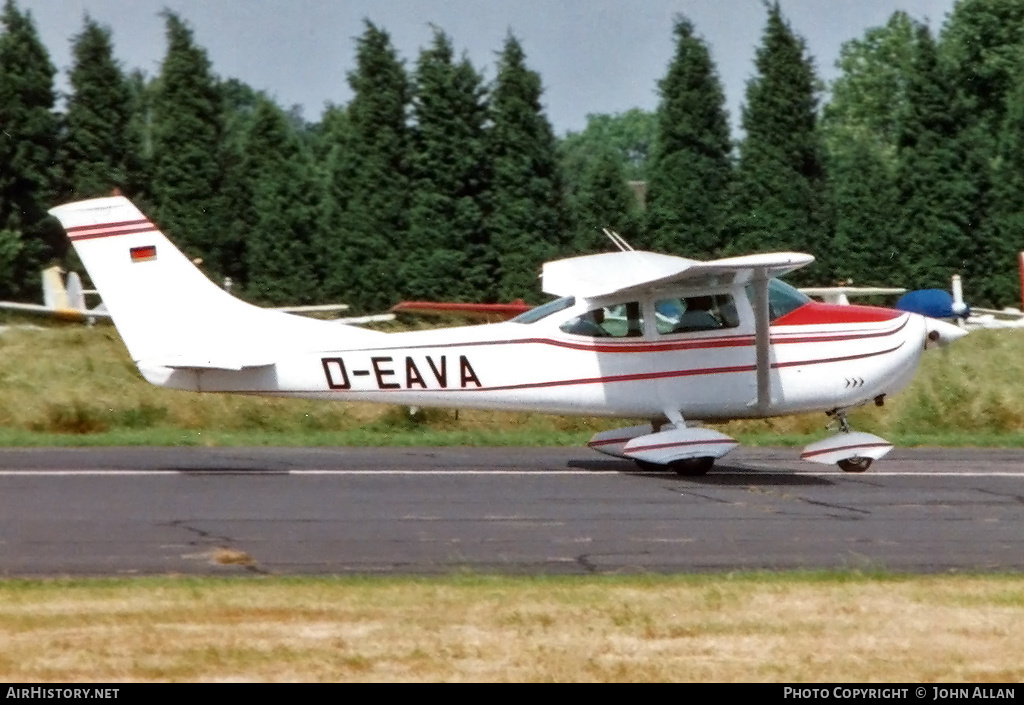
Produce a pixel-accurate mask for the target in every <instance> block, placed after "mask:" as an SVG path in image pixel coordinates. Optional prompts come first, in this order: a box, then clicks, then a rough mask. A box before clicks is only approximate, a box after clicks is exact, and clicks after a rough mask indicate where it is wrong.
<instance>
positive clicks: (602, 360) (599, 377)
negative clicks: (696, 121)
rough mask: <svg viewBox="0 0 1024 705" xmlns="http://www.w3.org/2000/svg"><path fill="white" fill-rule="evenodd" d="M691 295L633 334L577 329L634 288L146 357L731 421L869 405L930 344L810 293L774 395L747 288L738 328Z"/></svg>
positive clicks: (218, 378)
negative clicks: (195, 356)
mask: <svg viewBox="0 0 1024 705" xmlns="http://www.w3.org/2000/svg"><path fill="white" fill-rule="evenodd" d="M687 293H688V292H686V291H685V290H683V291H668V292H654V293H650V294H645V295H642V296H633V297H631V299H632V301H631V302H630V303H631V305H632V306H634V309H633V310H634V311H637V312H639V313H638V314H633V315H638V316H639V317H638V319H637V321H636V322H635V323H636V328H635V329H634V330H632V331H630V333H629V334H628V335H626V334H624V332H625V319H623V321H620V324H621V325H620V327H619V330H618V332H619V333H623V334H622V335H618V336H617V337H609V336H606V335H605V334H603V333H602V335H600V336H595V335H593V334H588V333H578V332H569V331H568V330H566V327H567V326H568V323H567V322H572V321H574V320H577V319H579V318H580V317H581V316H584V315H586V313H587V312H588V311H593V310H594V309H596V308H600V309H602V310H603V311H606V312H607V311H611V312H615V311H618V310H625V308H624V306H625V305H626V302H627V299H624V298H623V297H621V296H620V297H619V298H618V299H616V300H610V299H604V300H602V299H597V300H588V299H584V300H578V301H575V302H574V303H572V304H571V305H568V307H566V308H563V309H561V310H556V311H555V312H553V313H551V314H550V315H547V316H546V317H542V318H540V319H539V320H536V321H533V322H526V323H524V322H516V321H509V322H505V323H498V324H490V325H478V326H468V327H462V328H449V329H438V330H430V331H416V332H407V333H393V334H389V335H381V336H375V337H373V338H372V339H369V340H366V339H363V340H360V341H358V344H355V345H345V344H343V343H342V340H341V339H343V337H344V336H343V335H341V333H342V331H341V330H340V329H342V328H344V327H341V326H339V341H338V344H337V345H333V344H327V345H323V344H322V345H321V348H320V349H316V350H310V352H308V353H300V354H295V353H294V352H292V353H291V354H290V355H288V356H282V358H281V359H279V360H277V361H276V362H274V363H273V364H268V365H263V366H259V367H250V368H246V369H242V370H238V371H232V370H221V369H202V370H196V369H171V368H167V367H147V366H146V365H145V364H144V361H140V368H141V369H142V370H143V373H144V374H145V375H146V377H147V379H149V380H150V381H151V382H153V383H155V384H161V385H163V386H169V387H175V388H180V389H189V390H195V391H204V392H235V393H261V394H267V393H271V394H279V395H282V396H293V397H304V398H318V399H332V400H337V401H371V402H384V403H392V404H403V405H414V406H445V407H466V408H479V409H499V410H509V411H543V412H552V413H564V414H583V415H605V416H622V417H638V418H651V419H653V418H661V417H664V416H666V415H671V413H672V412H679V413H681V414H682V416H683V417H685V418H687V419H703V420H722V419H732V418H751V417H765V416H775V415H780V414H789V413H796V412H804V411H813V410H831V409H837V408H847V407H851V406H856V405H858V404H861V403H864V402H866V401H869V400H871V399H874V398H877V397H878V396H880V395H883V394H890V393H893V392H895V391H898V390H899V389H900V388H902V387H903V386H904V385H905V384H906V383H907V382H908V381H909V380H910V378H911V377H912V375H913V373H914V371H915V370H916V368H917V365H918V363H919V361H920V357H921V354H922V351H923V350H924V343H925V338H926V335H927V330H926V328H927V326H926V319H924V318H923V317H921V316H919V315H916V314H908V313H902V312H899V311H890V310H888V309H875V308H867V307H846V306H830V305H826V304H818V303H809V304H806V305H804V306H801V307H798V308H797V309H796V310H794V311H792V312H790V313H789V314H788V315H784V316H782V317H780V318H778V320H777V321H775V322H773V324H772V325H771V327H770V341H771V345H770V403H768V404H764V403H762V404H758V386H757V374H756V362H757V356H756V346H755V332H754V330H755V325H754V314H753V311H752V307H751V304H750V302H749V300H748V297H747V296H746V295H745V293H744V289H743V288H742V287H733V288H731V289H723V290H722V291H720V292H718V295H719V297H720V299H721V300H725V299H726V297H728V298H729V300H730V301H731V303H732V304H733V306H734V310H733V311H732V312H731V313H730V316H731V320H732V325H731V326H730V327H725V328H720V329H705V330H697V331H689V332H675V331H671V330H668V329H667V325H666V324H665V323H664V321H665V320H666V316H665V315H663V314H662V313H661V312H660V311H659V309H658V307H659V306H661V305H662V303H663V302H664V300H665V299H666V298H671V297H673V296H675V297H683V300H685V296H686V295H687ZM690 293H692V294H695V295H696V294H701V293H704V292H690ZM623 315H625V314H623ZM604 323H605V325H606V326H608V325H609V323H608V322H607V321H604ZM613 323H614V322H613ZM612 328H613V329H614V326H612ZM368 343H369V344H368Z"/></svg>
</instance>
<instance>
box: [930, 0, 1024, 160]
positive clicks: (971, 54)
mask: <svg viewBox="0 0 1024 705" xmlns="http://www.w3.org/2000/svg"><path fill="white" fill-rule="evenodd" d="M940 53H941V54H942V55H943V56H944V57H945V58H946V59H947V60H948V66H949V70H950V71H951V72H952V81H953V84H954V85H955V86H956V88H957V89H958V90H959V91H962V92H963V93H964V96H965V97H966V99H967V102H968V103H969V105H970V106H971V110H970V115H968V116H966V119H967V120H969V121H971V122H975V121H976V122H978V123H981V124H982V125H983V132H984V133H985V134H986V135H988V136H990V137H991V138H992V141H991V147H992V149H993V150H994V149H995V138H996V135H997V134H998V133H999V131H1000V129H1001V128H1002V126H1003V117H1004V115H1005V112H1006V106H1007V100H1008V98H1009V96H1010V94H1011V93H1012V91H1013V87H1014V86H1015V85H1016V81H1017V79H1018V78H1019V77H1020V72H1021V66H1022V65H1024V3H1021V2H1016V1H1015V0H959V1H958V2H957V3H956V4H955V5H954V6H953V11H952V13H950V15H949V17H948V19H947V21H946V24H945V26H944V27H943V31H942V37H941V46H940Z"/></svg>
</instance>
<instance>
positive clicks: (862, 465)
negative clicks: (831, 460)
mask: <svg viewBox="0 0 1024 705" xmlns="http://www.w3.org/2000/svg"><path fill="white" fill-rule="evenodd" d="M872 462H873V461H872V459H871V458H846V459H845V460H840V461H839V462H838V463H836V465H838V466H839V469H840V470H842V471H843V472H864V471H865V470H867V469H868V468H869V467H871V463H872Z"/></svg>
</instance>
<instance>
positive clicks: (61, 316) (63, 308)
mask: <svg viewBox="0 0 1024 705" xmlns="http://www.w3.org/2000/svg"><path fill="white" fill-rule="evenodd" d="M63 274H64V269H63V268H62V267H60V266H59V265H55V266H53V267H47V268H46V269H44V270H43V274H42V281H43V303H42V304H28V303H21V302H19V301H0V309H7V310H8V311H17V312H19V313H30V314H35V315H42V316H49V317H50V318H56V319H58V320H62V321H71V322H73V323H95V322H96V321H97V320H98V319H109V318H110V313H109V312H108V311H107V308H106V306H104V305H103V304H102V303H100V304H97V305H96V306H94V307H93V308H89V307H88V306H86V303H85V297H86V295H88V294H92V295H98V293H99V292H97V291H95V290H93V289H83V288H82V278H81V277H79V276H78V273H77V272H69V273H68V276H67V280H66V283H65V280H64V279H63V278H62V275H63ZM226 288H227V287H226ZM347 309H348V306H347V305H346V304H313V305H310V306H282V307H277V308H271V309H268V310H270V311H283V312H285V313H296V314H302V315H312V314H335V313H338V312H340V311H345V310H347ZM394 318H395V315H394V314H393V313H382V314H374V315H369V316H354V317H349V318H334V319H331V320H332V321H334V322H338V323H348V324H351V325H357V324H361V323H371V322H379V321H391V320H394Z"/></svg>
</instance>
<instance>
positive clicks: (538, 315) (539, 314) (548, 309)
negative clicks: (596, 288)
mask: <svg viewBox="0 0 1024 705" xmlns="http://www.w3.org/2000/svg"><path fill="white" fill-rule="evenodd" d="M575 303H576V297H575V296H563V297H562V298H560V299H555V300H554V301H548V302H547V303H546V304H541V305H540V306H537V307H535V308H531V309H530V310H529V311H526V312H525V313H520V314H519V315H518V316H516V317H515V318H511V319H509V320H510V321H512V322H513V323H536V322H537V321H539V320H540V319H542V318H547V317H548V316H550V315H551V314H552V313H558V312H559V311H564V310H565V309H567V308H569V307H571V306H572V305H573V304H575Z"/></svg>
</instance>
